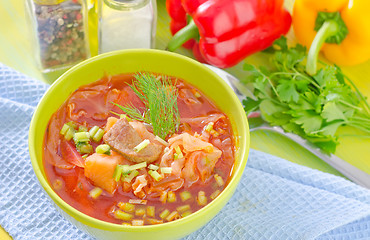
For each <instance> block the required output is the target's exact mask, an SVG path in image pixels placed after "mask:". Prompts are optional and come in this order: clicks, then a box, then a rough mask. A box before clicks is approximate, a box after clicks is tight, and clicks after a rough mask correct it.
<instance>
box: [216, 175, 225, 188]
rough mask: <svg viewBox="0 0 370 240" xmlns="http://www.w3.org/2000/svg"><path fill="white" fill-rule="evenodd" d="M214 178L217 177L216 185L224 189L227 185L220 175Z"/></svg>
mask: <svg viewBox="0 0 370 240" xmlns="http://www.w3.org/2000/svg"><path fill="white" fill-rule="evenodd" d="M214 177H215V180H216V183H217V185H218V186H219V187H222V186H223V185H224V184H225V182H224V180H223V179H222V177H221V176H220V175H218V174H215V175H214Z"/></svg>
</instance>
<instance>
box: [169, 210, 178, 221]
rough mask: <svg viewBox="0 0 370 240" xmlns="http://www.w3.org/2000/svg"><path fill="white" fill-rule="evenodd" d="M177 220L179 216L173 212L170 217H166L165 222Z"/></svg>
mask: <svg viewBox="0 0 370 240" xmlns="http://www.w3.org/2000/svg"><path fill="white" fill-rule="evenodd" d="M179 218H180V214H179V213H178V212H177V211H173V212H172V213H171V214H170V215H168V216H167V217H166V220H167V221H168V222H171V221H173V220H176V219H179Z"/></svg>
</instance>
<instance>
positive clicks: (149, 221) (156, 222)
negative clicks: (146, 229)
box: [146, 218, 163, 225]
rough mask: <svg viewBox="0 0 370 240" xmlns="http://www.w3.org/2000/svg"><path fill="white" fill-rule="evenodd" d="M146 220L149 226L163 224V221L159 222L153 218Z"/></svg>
mask: <svg viewBox="0 0 370 240" xmlns="http://www.w3.org/2000/svg"><path fill="white" fill-rule="evenodd" d="M146 220H147V221H148V223H149V224H151V225H154V224H159V223H163V220H159V219H155V218H147V219H146Z"/></svg>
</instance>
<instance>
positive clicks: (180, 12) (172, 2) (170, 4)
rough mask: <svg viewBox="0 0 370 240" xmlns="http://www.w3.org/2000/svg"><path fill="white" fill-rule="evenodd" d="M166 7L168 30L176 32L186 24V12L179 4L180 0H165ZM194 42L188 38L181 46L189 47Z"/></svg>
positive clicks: (191, 46)
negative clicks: (168, 16) (169, 19)
mask: <svg viewBox="0 0 370 240" xmlns="http://www.w3.org/2000/svg"><path fill="white" fill-rule="evenodd" d="M166 9H167V12H168V14H169V15H170V17H171V21H170V31H171V33H172V35H174V34H175V33H177V32H178V31H179V30H180V29H182V28H183V27H185V26H186V25H187V24H188V21H187V14H186V12H185V10H184V8H183V6H182V4H181V0H167V1H166ZM194 44H195V40H194V39H190V40H188V41H187V42H185V43H184V44H183V47H185V48H188V49H191V48H193V45H194Z"/></svg>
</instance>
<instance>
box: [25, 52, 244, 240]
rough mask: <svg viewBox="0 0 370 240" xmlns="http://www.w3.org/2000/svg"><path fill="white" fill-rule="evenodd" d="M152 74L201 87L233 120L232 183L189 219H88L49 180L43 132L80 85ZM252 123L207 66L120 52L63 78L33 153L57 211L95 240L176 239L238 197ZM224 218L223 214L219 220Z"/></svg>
mask: <svg viewBox="0 0 370 240" xmlns="http://www.w3.org/2000/svg"><path fill="white" fill-rule="evenodd" d="M136 71H149V72H156V73H163V74H166V75H171V76H176V77H179V78H182V79H184V80H186V81H187V82H188V83H190V84H192V85H193V86H195V87H197V88H198V89H200V90H201V91H202V92H203V93H204V94H205V95H206V96H207V97H208V98H209V99H211V100H212V101H213V102H214V103H215V105H216V106H217V107H219V108H220V109H221V110H222V111H223V112H224V113H225V114H227V116H229V118H230V121H231V124H232V128H233V132H234V136H235V143H236V158H235V167H234V169H233V173H232V179H231V181H230V183H229V184H228V186H227V187H226V188H225V189H224V191H223V192H222V193H221V194H220V195H219V196H218V197H217V198H216V199H215V200H214V201H212V202H211V203H210V204H208V205H207V206H205V207H204V208H202V209H201V210H199V211H197V212H195V213H193V214H191V215H190V216H187V217H185V218H182V219H179V220H176V221H173V222H169V223H164V224H159V225H153V226H135V227H132V226H123V225H118V224H112V223H108V222H104V221H101V220H97V219H95V218H92V217H89V216H87V215H85V214H83V213H81V212H79V211H78V210H76V209H74V208H73V207H71V206H69V205H68V204H67V203H65V202H64V201H63V200H62V199H61V198H60V197H59V196H58V195H57V194H56V193H55V192H54V191H53V190H52V188H51V187H50V184H49V183H48V182H47V179H46V176H45V171H44V167H43V163H42V155H43V153H42V152H43V142H44V134H45V130H46V127H47V124H48V122H49V119H50V117H51V115H52V114H53V113H54V112H55V111H57V109H58V108H59V106H61V104H62V103H63V102H64V101H65V100H66V99H67V98H68V97H69V96H70V94H71V93H72V92H73V91H75V90H76V89H77V88H78V87H79V86H81V85H85V84H88V83H91V82H94V81H96V80H99V79H100V78H101V77H103V75H105V74H108V75H115V74H120V73H131V72H136ZM249 140H250V137H249V128H248V122H247V118H246V115H245V112H244V110H243V107H242V105H241V104H240V102H239V100H238V98H237V97H236V95H235V94H234V93H233V91H232V90H231V89H230V88H229V87H228V86H227V84H226V83H225V82H224V81H223V80H222V79H221V78H220V77H219V76H218V75H216V74H215V73H214V72H213V71H211V70H210V69H208V68H207V67H206V66H204V65H202V64H200V63H198V62H196V61H194V60H192V59H190V58H187V57H184V56H182V55H178V54H175V53H170V52H167V51H160V50H144V49H133V50H122V51H116V52H111V53H106V54H102V55H99V56H96V57H93V58H90V59H88V60H86V61H84V62H82V63H80V64H78V65H76V66H75V67H73V68H72V69H70V70H69V71H67V72H66V73H65V74H63V75H62V76H61V77H60V78H59V79H58V80H56V81H55V82H54V84H53V85H52V86H51V87H50V88H49V89H48V91H47V92H46V93H45V95H44V96H43V98H42V99H41V101H40V103H39V105H38V106H37V109H36V111H35V113H34V115H33V118H32V121H31V126H30V132H29V152H30V156H31V162H32V166H33V169H34V171H35V174H36V176H37V178H38V179H39V181H40V184H41V186H42V187H43V188H44V190H45V191H46V193H47V194H48V195H49V197H50V198H51V199H52V201H53V203H54V204H55V207H56V209H58V211H59V212H60V213H61V214H62V215H63V216H64V217H65V218H67V219H68V220H70V221H71V222H72V223H73V224H75V225H76V226H77V227H78V228H80V229H82V230H83V231H85V232H88V233H90V234H91V235H93V236H94V237H96V238H97V239H131V240H132V239H151V240H154V239H161V240H164V239H178V238H181V237H184V236H186V235H188V234H190V233H192V232H194V231H195V230H197V229H199V228H200V227H202V226H203V225H205V224H206V223H207V222H208V221H210V220H211V219H212V218H213V217H214V216H216V214H217V213H218V212H219V211H220V210H221V208H222V207H223V206H224V205H225V204H226V203H227V201H228V200H229V199H230V197H231V196H232V194H233V193H234V191H235V189H236V187H237V185H238V182H239V181H240V178H241V176H242V174H243V170H244V168H245V165H246V163H247V156H248V150H249ZM220 217H221V216H220Z"/></svg>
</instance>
